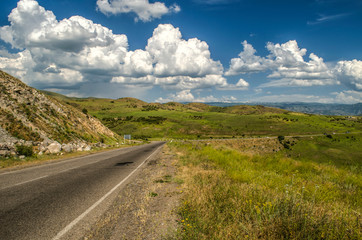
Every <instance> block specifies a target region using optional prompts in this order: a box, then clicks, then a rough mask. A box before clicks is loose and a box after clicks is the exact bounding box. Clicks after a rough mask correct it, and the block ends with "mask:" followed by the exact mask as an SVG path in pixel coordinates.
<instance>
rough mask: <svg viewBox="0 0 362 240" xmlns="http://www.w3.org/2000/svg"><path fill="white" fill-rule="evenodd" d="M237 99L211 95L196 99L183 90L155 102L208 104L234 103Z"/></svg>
mask: <svg viewBox="0 0 362 240" xmlns="http://www.w3.org/2000/svg"><path fill="white" fill-rule="evenodd" d="M236 100H237V99H236V98H235V97H233V96H223V97H221V98H217V97H214V96H212V95H209V96H206V97H198V98H195V97H194V95H193V94H192V93H191V90H183V91H180V92H177V93H176V94H169V95H168V98H162V97H160V98H158V99H156V100H155V102H159V103H167V102H201V103H208V102H234V101H236Z"/></svg>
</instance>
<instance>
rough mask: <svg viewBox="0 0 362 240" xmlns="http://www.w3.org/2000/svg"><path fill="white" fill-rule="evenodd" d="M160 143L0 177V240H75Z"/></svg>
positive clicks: (9, 173)
mask: <svg viewBox="0 0 362 240" xmlns="http://www.w3.org/2000/svg"><path fill="white" fill-rule="evenodd" d="M163 144H164V142H156V143H151V144H147V145H142V146H137V147H132V148H123V149H117V150H112V151H107V152H103V153H97V154H93V155H88V156H84V157H79V158H74V159H69V160H64V161H61V162H56V163H49V164H44V165H40V166H36V167H32V168H26V169H23V170H18V171H13V172H6V173H1V174H0V239H6V240H11V239H37V240H40V239H53V240H55V239H79V238H80V237H82V236H83V234H84V233H85V231H86V230H88V229H89V228H90V227H91V226H92V224H94V223H95V221H96V220H97V219H98V217H99V216H100V215H101V214H102V213H103V212H104V211H105V210H106V209H107V207H108V206H110V204H111V203H112V201H113V200H114V198H115V197H116V196H117V193H118V192H119V190H120V189H121V188H122V186H124V185H125V183H127V181H131V180H132V177H134V175H135V174H136V173H137V170H138V169H139V168H140V167H142V166H143V164H144V163H145V162H147V161H148V160H150V159H151V158H153V157H154V156H155V155H156V154H157V153H158V150H159V149H160V148H161V147H162V145H163Z"/></svg>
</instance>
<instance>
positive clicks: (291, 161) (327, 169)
mask: <svg viewBox="0 0 362 240" xmlns="http://www.w3.org/2000/svg"><path fill="white" fill-rule="evenodd" d="M261 141H263V142H258V141H256V140H254V139H250V140H247V139H238V140H224V141H208V142H207V141H186V142H183V141H180V142H177V141H174V142H172V143H169V146H170V147H171V149H172V150H173V151H174V152H175V153H176V154H177V155H178V159H179V164H180V177H181V179H182V180H183V182H184V183H183V185H182V186H183V187H182V188H183V189H182V190H183V192H184V199H183V201H182V203H181V206H180V208H179V211H178V213H179V220H178V222H179V225H180V228H179V232H178V236H179V238H180V239H361V237H362V236H361V206H362V202H361V200H362V199H361V190H362V174H361V173H362V171H361V156H362V149H361V145H362V135H360V134H346V135H338V136H337V135H332V136H331V137H327V136H321V137H308V138H287V137H285V138H284V137H283V138H282V137H280V138H275V139H262V140H261ZM285 146H288V147H285Z"/></svg>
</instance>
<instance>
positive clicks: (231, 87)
mask: <svg viewBox="0 0 362 240" xmlns="http://www.w3.org/2000/svg"><path fill="white" fill-rule="evenodd" d="M249 85H250V84H249V83H248V82H247V81H245V80H244V79H242V78H240V79H239V81H238V82H237V83H236V84H224V85H222V86H219V87H218V88H217V89H218V90H232V91H234V90H248V89H249Z"/></svg>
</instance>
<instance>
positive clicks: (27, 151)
mask: <svg viewBox="0 0 362 240" xmlns="http://www.w3.org/2000/svg"><path fill="white" fill-rule="evenodd" d="M16 151H17V153H18V154H19V155H24V156H25V157H31V156H33V154H34V151H33V147H32V146H25V145H19V146H16Z"/></svg>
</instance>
